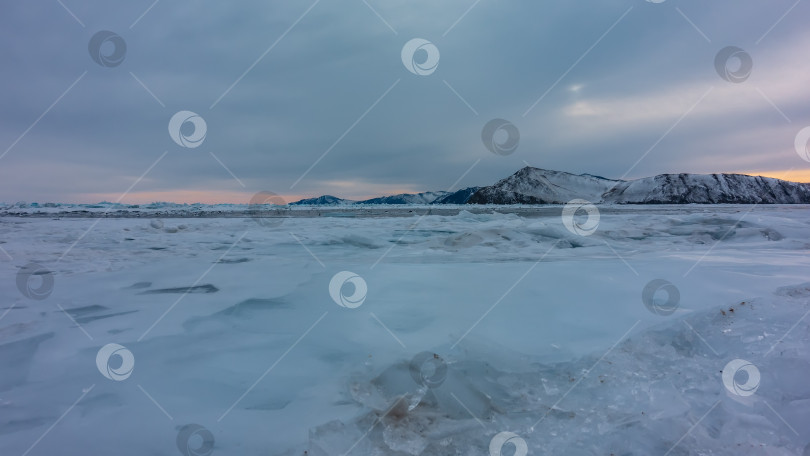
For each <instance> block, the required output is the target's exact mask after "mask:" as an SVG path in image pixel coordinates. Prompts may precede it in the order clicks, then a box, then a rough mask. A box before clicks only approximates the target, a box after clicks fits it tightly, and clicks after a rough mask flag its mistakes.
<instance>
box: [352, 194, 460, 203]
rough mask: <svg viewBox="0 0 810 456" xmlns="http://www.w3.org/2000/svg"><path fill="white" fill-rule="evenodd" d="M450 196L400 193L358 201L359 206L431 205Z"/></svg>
mask: <svg viewBox="0 0 810 456" xmlns="http://www.w3.org/2000/svg"><path fill="white" fill-rule="evenodd" d="M449 194H450V193H449V192H422V193H400V194H398V195H391V196H380V197H377V198H371V199H367V200H364V201H358V202H357V204H431V203H432V202H433V201H435V200H436V199H438V198H442V197H444V196H447V195H449Z"/></svg>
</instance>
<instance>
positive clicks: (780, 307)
mask: <svg viewBox="0 0 810 456" xmlns="http://www.w3.org/2000/svg"><path fill="white" fill-rule="evenodd" d="M466 209H467V208H465V207H459V208H447V209H441V210H436V211H430V210H429V209H428V208H424V207H422V208H388V209H374V210H370V209H356V210H354V209H351V210H350V209H318V208H315V209H296V210H293V211H290V212H292V213H293V214H287V215H291V216H285V217H276V216H275V215H278V214H275V213H274V214H273V215H274V216H273V217H269V218H262V219H254V218H251V217H243V216H241V215H244V214H240V213H238V214H233V213H229V214H224V215H226V216H213V215H212V214H208V215H207V216H203V217H200V216H194V217H189V214H187V213H183V212H177V211H175V212H171V211H169V212H161V213H160V214H154V213H149V212H148V211H145V212H144V213H142V214H139V217H120V218H119V217H114V218H102V219H98V218H91V217H89V216H88V215H93V214H92V213H90V214H84V216H81V217H64V214H63V216H62V217H57V216H56V214H50V215H48V214H40V215H38V216H32V215H30V213H32V212H36V211H28V213H17V214H16V215H15V216H9V215H6V216H5V217H0V248H2V250H1V251H0V275H1V276H2V277H3V278H4V279H3V280H1V281H0V296H2V300H1V301H0V306H1V308H0V366H2V368H1V369H0V412H1V413H0V454H3V455H52V454H117V455H139V456H143V455H171V454H215V455H216V454H221V455H290V456H292V455H303V454H307V455H339V454H356V455H384V454H385V455H392V454H393V455H478V454H480V455H496V454H502V455H504V456H507V455H509V456H511V455H513V454H515V455H525V454H529V455H541V454H565V455H608V454H623V455H652V454H661V455H664V454H670V455H693V454H694V455H697V454H712V455H718V454H729V455H731V454H749V453H750V454H768V455H796V454H802V452H803V451H804V449H805V446H806V445H808V443H810V381H808V378H810V318H805V317H806V315H807V312H808V311H809V310H810V283H808V282H810V278H808V277H810V257H808V252H810V236H809V235H810V207H807V206H757V207H751V206H688V207H678V206H653V207H647V206H637V207H600V208H599V218H598V220H596V218H595V215H594V214H592V217H590V218H587V217H584V216H583V215H582V214H581V213H576V214H575V215H574V216H572V218H569V220H568V222H569V223H568V224H566V221H565V220H564V217H563V216H562V215H561V214H562V212H563V209H562V208H561V207H544V208H540V209H537V208H526V207H522V208H507V207H501V208H495V209H493V208H486V207H484V208H473V212H470V211H468V210H466ZM383 210H388V211H390V212H388V213H385V212H382V211H383ZM412 210H413V211H414V212H408V211H412ZM22 212H26V211H22ZM51 212H58V210H57V209H54V210H53V211H51ZM91 212H92V211H91ZM98 212H99V211H96V213H98ZM107 215H109V214H107ZM119 215H120V214H119ZM124 215H126V214H124ZM130 215H132V214H130ZM282 215H284V214H282ZM158 216H160V217H161V218H156V217H158ZM583 217H584V218H583ZM597 221H598V224H597ZM569 228H572V229H569ZM645 289H646V292H645ZM645 293H646V294H645ZM110 344H116V345H110ZM737 359H741V360H744V361H747V362H748V364H741V363H739V362H736V363H735V362H733V361H734V360H737ZM724 369H725V372H723V371H724ZM731 369H733V370H735V371H737V370H739V372H738V374H739V375H734V373H733V372H731V373H730V372H729V371H730V370H731ZM189 425H196V426H189ZM505 432H511V433H513V434H504V433H505ZM504 442H505V443H504ZM501 443H503V445H502V448H501ZM181 448H182V449H181ZM524 449H525V450H524ZM305 451H306V453H305ZM498 451H501V452H500V453H498Z"/></svg>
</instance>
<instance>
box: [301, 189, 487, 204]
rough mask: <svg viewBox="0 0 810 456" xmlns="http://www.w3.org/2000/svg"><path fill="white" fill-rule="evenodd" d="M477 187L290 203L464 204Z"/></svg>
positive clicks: (334, 197)
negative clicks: (356, 199) (359, 199)
mask: <svg viewBox="0 0 810 456" xmlns="http://www.w3.org/2000/svg"><path fill="white" fill-rule="evenodd" d="M478 188H479V187H468V188H464V189H461V190H457V191H455V192H444V191H439V192H422V193H400V194H397V195H389V196H379V197H377V198H370V199H367V200H362V201H354V200H347V199H342V198H338V197H336V196H332V195H323V196H319V197H317V198H304V199H302V200H299V201H295V202H293V203H290V204H291V205H294V206H349V205H363V204H465V203H466V202H467V200H468V199H469V197H470V195H472V194H473V193H475V192H476V191H477V190H478Z"/></svg>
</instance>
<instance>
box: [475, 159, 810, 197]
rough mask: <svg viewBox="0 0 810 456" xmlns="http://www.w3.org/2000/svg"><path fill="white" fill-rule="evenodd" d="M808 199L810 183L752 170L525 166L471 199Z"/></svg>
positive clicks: (478, 192) (480, 191)
mask: <svg viewBox="0 0 810 456" xmlns="http://www.w3.org/2000/svg"><path fill="white" fill-rule="evenodd" d="M572 199H584V200H588V201H590V202H592V203H595V204H598V203H602V204H808V203H810V184H806V183H799V182H789V181H784V180H780V179H774V178H771V177H762V176H749V175H746V174H689V173H681V174H659V175H657V176H653V177H645V178H641V179H635V180H629V181H624V180H614V179H606V178H603V177H598V176H593V175H590V174H579V175H577V174H571V173H566V172H560V171H550V170H545V169H540V168H532V167H529V166H527V167H525V168H522V169H521V170H519V171H518V172H516V173H515V174H513V175H511V176H509V177H507V178H506V179H502V180H500V181H498V182H497V183H496V184H494V185H491V186H488V187H482V188H480V189H479V190H478V191H477V192H475V193H474V194H473V195H472V196H471V197H470V198H469V199H468V200H467V203H468V204H565V203H567V202H568V201H570V200H572Z"/></svg>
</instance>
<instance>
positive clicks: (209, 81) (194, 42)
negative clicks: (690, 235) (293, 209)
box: [0, 0, 810, 202]
mask: <svg viewBox="0 0 810 456" xmlns="http://www.w3.org/2000/svg"><path fill="white" fill-rule="evenodd" d="M655 1H660V3H653V2H649V1H645V0H589V1H585V0H582V1H573V0H542V1H540V0H511V1H510V0H479V1H476V0H443V1H435V0H431V1H428V0H386V1H382V0H366V1H363V0H343V1H337V0H320V1H317V2H316V1H315V0H301V1H298V0H296V1H283V2H282V1H240V2H222V1H211V0H193V1H192V0H172V1H169V0H162V1H161V0H158V1H157V2H154V0H132V1H128V2H119V1H112V2H110V1H100V0H99V1H85V0H83V1H78V0H62V1H61V3H60V1H59V0H27V1H26V0H15V1H11V2H4V3H3V4H2V6H0V37H1V38H0V39H2V41H3V46H2V47H0V61H2V62H3V64H2V65H0V79H1V80H2V82H3V83H2V84H1V85H0V154H2V158H0V201H5V202H16V201H20V200H22V201H28V202H32V201H39V202H45V201H61V202H97V201H101V200H109V201H115V200H118V199H119V198H121V196H122V195H123V194H124V193H125V192H126V191H127V190H128V189H129V192H128V193H126V196H124V198H123V201H124V202H148V201H154V200H162V201H167V200H172V201H178V202H194V201H201V202H224V201H231V202H247V201H248V200H249V199H250V197H251V196H252V195H253V194H255V193H257V192H259V191H271V192H274V193H277V194H280V195H283V196H284V197H285V198H286V199H287V200H294V199H296V198H299V197H303V196H315V195H320V194H333V195H336V196H341V197H346V198H362V197H367V196H374V195H379V194H387V193H396V192H408V191H413V192H415V191H424V190H448V189H449V188H450V186H451V185H453V184H455V186H454V187H453V188H452V189H458V188H463V187H468V186H473V185H489V184H492V183H494V182H495V181H497V180H498V179H501V178H503V177H506V176H508V175H510V174H512V173H513V172H515V171H516V170H517V169H519V168H521V167H522V166H525V164H527V163H528V164H530V165H532V166H536V167H541V168H548V169H556V170H563V171H569V172H574V173H592V174H598V175H603V176H606V177H613V178H619V177H623V176H625V177H626V178H635V177H643V176H649V175H654V174H659V173H666V172H703V173H709V172H748V173H757V174H766V175H772V176H774V177H780V176H783V177H786V178H793V179H796V180H810V163H808V162H807V161H804V160H802V159H801V158H800V156H799V154H798V153H797V151H796V149H795V147H794V140H795V138H796V136H797V134H798V133H799V131H800V130H802V129H803V128H804V127H807V126H810V102H809V101H810V81H808V75H810V53H808V48H809V47H810V29H808V27H807V18H808V17H810V2H796V0H768V1H767V2H765V1H762V0H712V1H706V0H665V1H661V0H655ZM100 31H109V32H112V33H111V34H107V35H97V33H98V32H100ZM94 36H97V39H96V40H97V41H98V40H101V42H103V44H102V45H101V49H100V50H99V51H98V52H95V53H94V56H91V52H90V48H91V47H92V46H93V43H92V42H91V41H92V39H93V37H94ZM99 37H100V38H99ZM105 37H106V38H107V40H106V41H104V38H105ZM110 37H112V38H110ZM118 37H120V38H118ZM414 38H420V39H423V40H426V41H429V42H430V43H432V44H433V45H434V46H435V50H438V65H437V66H436V67H435V68H428V69H426V70H424V71H419V67H420V66H425V65H426V64H425V63H423V61H424V59H425V58H426V57H429V56H428V54H431V52H427V51H431V50H433V49H434V48H433V47H431V46H429V45H428V46H427V47H424V46H423V47H422V48H421V50H419V51H418V52H416V54H415V55H414V59H415V60H414V62H416V65H417V67H416V72H417V73H419V72H421V73H430V74H421V75H420V74H414V72H412V71H410V70H409V68H406V65H405V64H404V63H403V59H402V50H403V46H405V44H406V43H408V42H409V41H410V40H412V39H414ZM121 43H125V45H126V51H125V53H124V51H123V48H122V47H121ZM422 43H424V42H422ZM116 45H118V47H117V48H116ZM728 46H736V47H738V48H739V49H740V50H742V52H743V53H744V54H739V52H738V53H737V57H742V59H739V58H737V57H732V58H730V60H729V62H728V65H727V66H726V67H725V68H726V69H727V70H728V71H729V72H730V73H729V74H730V75H731V76H729V77H728V79H732V80H733V79H734V74H738V73H744V72H745V71H742V72H740V71H738V70H739V69H740V68H739V66H740V65H745V63H746V62H745V58H746V56H750V58H751V62H752V63H753V68H752V69H751V71H750V75H748V74H745V75H741V76H739V79H741V80H739V81H736V82H733V81H727V80H725V79H724V78H723V77H721V75H720V74H719V72H718V68H717V67H716V65H715V60H716V56H717V54H718V52H720V51H721V50H722V49H724V48H726V47H728ZM114 51H118V52H119V55H122V56H123V61H116V60H115V58H116V56H115V55H114ZM93 57H95V60H98V61H99V62H101V63H98V62H96V61H95V60H94V58H93ZM432 57H434V58H435V57H436V56H435V55H434V56H432ZM105 59H106V60H105ZM110 59H112V60H110ZM409 62H410V60H409ZM105 64H106V65H107V66H105ZM427 66H430V63H429V62H428V64H427ZM411 69H414V68H413V67H412V68H411ZM743 70H745V68H743ZM746 77H747V79H746ZM742 79H744V80H742ZM179 111H191V112H193V113H196V114H197V115H198V116H199V117H200V118H202V119H204V121H205V125H206V136H205V138H204V139H203V140H202V141H198V142H196V143H194V144H192V145H196V146H198V147H183V146H182V145H181V144H178V143H176V142H175V141H174V140H173V138H172V136H171V135H170V133H169V128H168V127H169V121H170V119H171V118H172V116H173V115H174V114H175V113H177V112H179ZM186 117H187V116H186ZM495 118H502V119H505V120H507V121H509V122H511V123H512V124H513V125H514V126H515V127H516V128H517V130H519V132H520V142H519V145H518V147H517V149H516V150H515V151H514V153H512V154H510V155H505V156H504V155H497V154H494V153H491V152H490V151H489V150H488V149H487V148H486V147H485V146H484V144H483V142H482V139H481V132H482V129H483V127H484V125H485V124H487V122H489V121H490V120H492V119H495ZM197 133H199V130H198V132H197ZM178 135H179V136H178ZM183 135H185V136H186V137H187V138H189V140H191V141H193V140H194V139H195V138H194V134H193V128H191V125H190V124H185V125H184V126H183V128H182V129H181V131H180V133H178V134H176V135H175V139H177V138H179V140H178V141H179V142H181V143H182V142H183V141H182V139H183ZM504 135H505V133H504V131H501V132H499V133H498V136H497V138H496V141H503V140H504ZM316 162H317V163H316ZM313 164H314V166H313ZM141 176H143V178H141ZM133 184H134V185H133ZM130 187H132V188H131V189H130Z"/></svg>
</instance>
